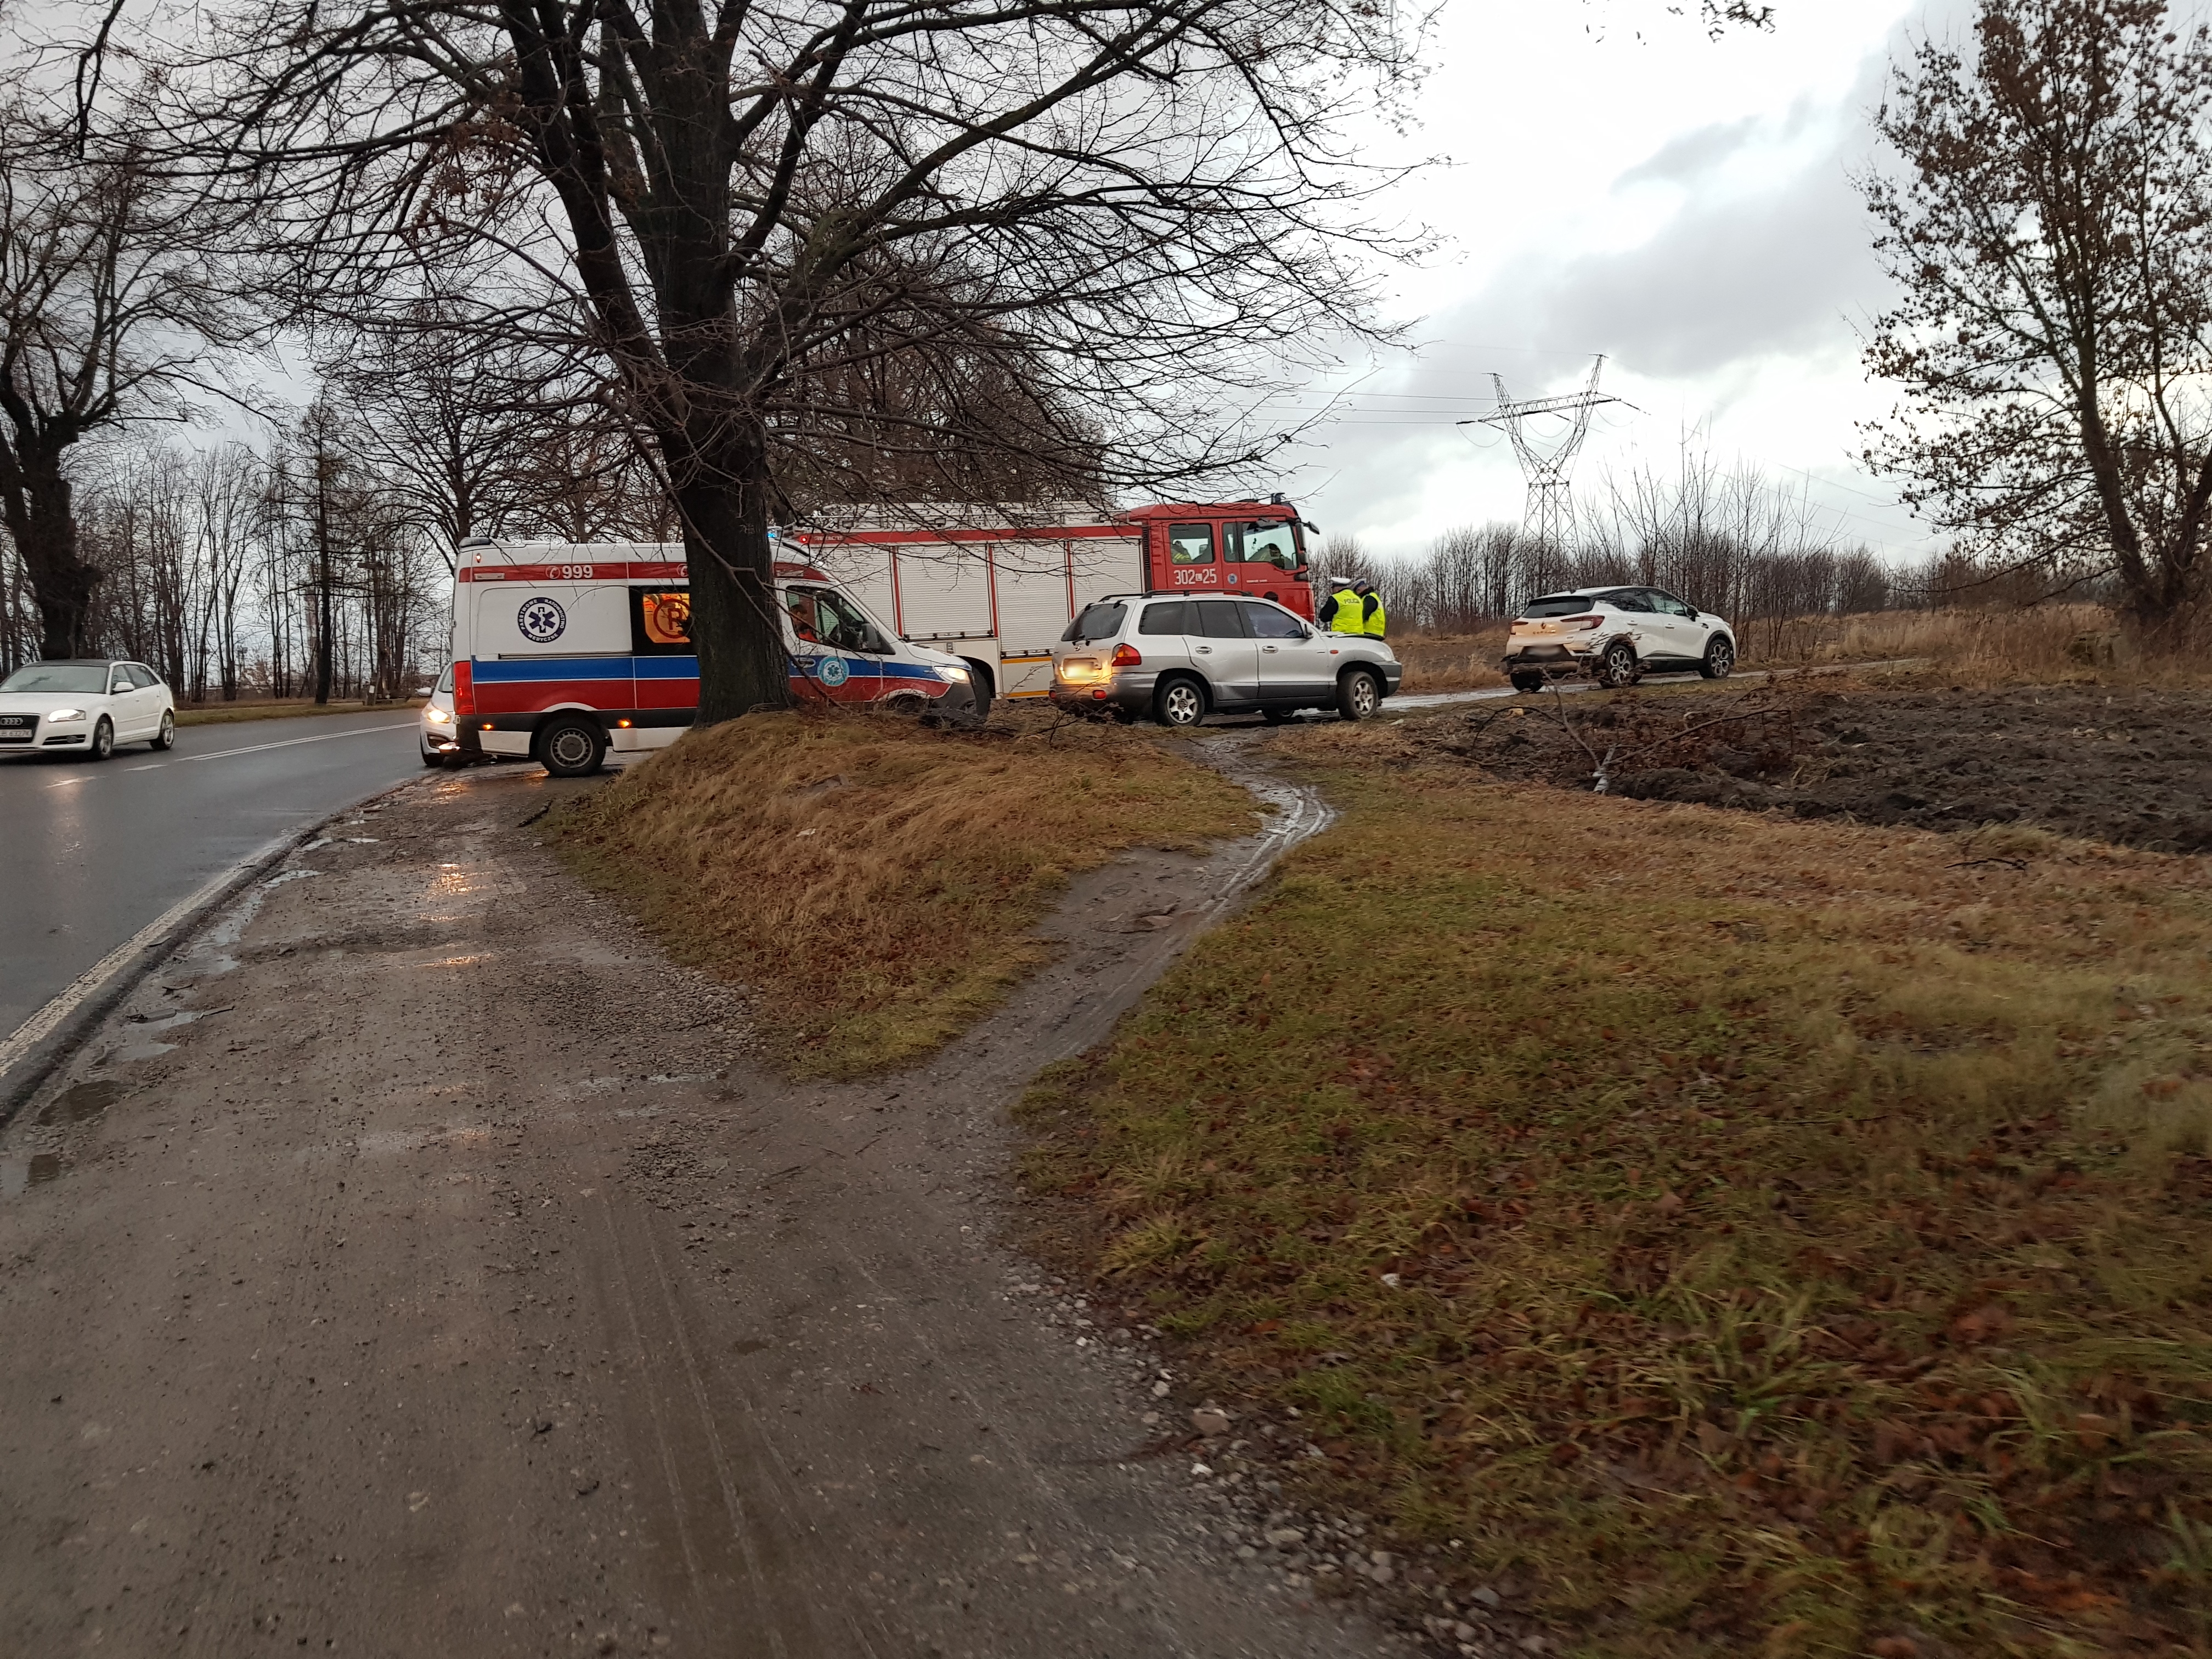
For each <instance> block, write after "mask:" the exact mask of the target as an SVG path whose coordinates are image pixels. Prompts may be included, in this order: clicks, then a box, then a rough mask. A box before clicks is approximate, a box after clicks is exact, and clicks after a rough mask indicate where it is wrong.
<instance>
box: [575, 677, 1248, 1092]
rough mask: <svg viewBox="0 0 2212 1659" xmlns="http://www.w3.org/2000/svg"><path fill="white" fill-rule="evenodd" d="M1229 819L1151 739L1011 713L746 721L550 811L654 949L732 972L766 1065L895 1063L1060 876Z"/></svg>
mask: <svg viewBox="0 0 2212 1659" xmlns="http://www.w3.org/2000/svg"><path fill="white" fill-rule="evenodd" d="M1252 824H1253V810H1252V799H1251V797H1250V796H1249V795H1248V794H1247V793H1245V792H1244V791H1243V790H1241V789H1239V788H1237V787H1235V786H1234V785H1231V784H1230V783H1227V782H1225V781H1223V780H1222V779H1221V778H1220V777H1219V776H1218V775H1216V774H1215V773H1213V772H1212V771H1210V770H1207V769H1205V768H1203V767H1200V766H1197V765H1194V764H1193V763H1190V762H1188V761H1187V760H1184V759H1182V757H1179V756H1177V755H1176V753H1174V752H1173V745H1172V744H1166V743H1163V742H1159V741H1148V740H1146V739H1145V738H1140V737H1138V736H1134V735H1132V734H1130V733H1127V732H1121V731H1120V730H1118V729H1116V728H1113V727H1110V726H1097V725H1088V724H1084V725H1077V726H1070V727H1060V728H1057V729H1056V723H1055V722H1054V720H1052V719H1051V718H1050V717H1049V716H1048V715H1044V714H1041V713H1038V712H1035V711H1029V710H1020V709H1017V710H1013V711H1010V712H1009V713H1008V714H1006V715H1004V716H1001V717H998V729H997V730H996V731H995V732H983V733H962V732H934V731H928V730H925V729H923V728H921V727H920V726H916V725H915V724H914V723H913V722H911V721H908V720H899V719H896V718H894V717H890V716H871V715H863V714H805V713H801V714H778V715H757V716H754V717H752V718H750V719H747V720H736V721H732V722H730V723H728V724H726V725H723V726H714V727H712V728H709V729H707V730H703V731H696V732H690V733H689V734H687V735H686V736H685V737H684V738H683V739H682V740H681V741H679V742H678V743H677V744H675V745H674V746H673V747H671V748H670V749H668V750H665V751H664V752H662V753H661V754H659V755H657V756H655V757H653V759H651V760H650V761H648V762H647V763H645V764H643V765H641V766H637V767H633V768H631V769H629V771H627V772H626V773H624V774H623V775H622V776H621V777H620V778H618V779H617V781H614V782H612V783H610V784H608V785H607V786H606V787H604V788H601V789H599V790H597V791H595V792H594V793H592V794H591V795H589V796H587V797H586V798H585V799H582V800H580V801H579V802H577V803H576V804H575V805H573V806H572V807H570V808H568V809H567V810H566V811H564V812H562V814H560V815H559V816H558V817H556V818H554V819H552V820H550V821H549V828H550V829H552V830H553V831H554V834H555V836H556V840H555V845H556V847H557V848H559V849H560V850H561V852H562V855H563V856H564V858H565V859H566V860H568V863H569V864H570V865H571V866H572V867H573V868H574V869H575V870H576V871H577V872H579V873H580V874H581V875H582V876H584V877H585V878H586V879H588V880H591V881H592V882H594V883H596V884H599V885H601V886H604V887H605V888H608V889H610V890H613V891H615V892H617V893H619V894H622V895H623V896H626V897H627V898H629V900H630V901H631V902H634V903H635V906H636V907H637V908H638V910H639V913H640V914H641V916H642V917H643V919H644V920H645V921H646V922H647V925H649V926H650V927H653V929H654V931H655V932H656V933H658V934H659V936H660V937H661V939H663V940H664V941H665V943H666V945H668V947H669V949H670V950H671V951H672V952H673V953H674V954H676V955H677V956H678V957H681V958H683V959H684V960H687V961H690V962H694V963H699V964H701V965H703V966H705V967H707V968H708V969H711V970H713V971H714V972H717V973H720V974H722V975H725V976H726V977H729V978H732V979H734V980H737V981H739V982H741V983H743V984H744V985H745V986H747V987H750V989H751V990H752V992H753V993H754V994H755V996H756V998H757V1004H758V1006H759V1008H760V1011H761V1018H760V1023H761V1026H762V1028H763V1036H765V1038H766V1039H767V1041H768V1042H769V1047H770V1049H771V1052H772V1053H773V1054H775V1056H776V1058H777V1059H778V1060H781V1062H782V1063H783V1064H785V1065H786V1066H788V1067H789V1068H790V1069H791V1070H792V1071H793V1072H794V1073H798V1074H800V1075H817V1076H835V1077H847V1076H854V1075H858V1074H860V1073H867V1072H872V1071H876V1070H878V1069H881V1068H883V1067H886V1066H896V1065H901V1064H904V1063H907V1062H908V1061H911V1060H915V1059H917V1058H919V1057H921V1055H923V1054H927V1053H929V1052H930V1051H931V1050H933V1049H934V1048H938V1047H939V1046H940V1045H941V1044H943V1043H944V1042H946V1041H948V1040H949V1039H950V1038H951V1037H952V1036H955V1035H957V1033H958V1032H959V1031H960V1030H962V1029H963V1027H965V1026H966V1025H968V1024H970V1023H971V1022H972V1021H974V1020H975V1018H977V1017H979V1016H980V1015H981V1014H982V1013H983V1012H987V1010H988V1009H989V1008H991V1007H992V1006H994V1005H995V1004H996V1003H997V1002H998V1001H999V1000H1000V998H1001V997H1002V996H1003V995H1004V994H1005V992H1006V987H1008V986H1009V985H1010V984H1011V983H1012V981H1014V980H1015V979H1016V978H1017V977H1018V975H1020V974H1021V972H1022V971H1023V970H1024V969H1025V968H1027V967H1028V966H1030V964H1032V963H1035V962H1036V961H1037V960H1038V959H1039V958H1040V957H1041V955H1042V952H1043V951H1044V949H1045V947H1044V946H1043V945H1042V944H1041V943H1040V942H1039V941H1037V940H1035V939H1030V938H1027V937H1025V934H1026V933H1027V932H1028V930H1029V929H1030V927H1031V926H1032V925H1033V924H1034V923H1035V922H1036V921H1037V919H1038V918H1039V917H1040V916H1041V915H1042V914H1043V913H1044V911H1045V910H1046V908H1048V906H1049V905H1050V903H1051V902H1052V901H1053V899H1054V896H1055V895H1056V894H1057V893H1058V891H1059V890H1060V887H1061V885H1062V884H1064V883H1065V881H1066V878H1067V877H1068V876H1069V875H1070V874H1071V873H1073V872H1077V871H1081V870H1087V869H1091V868H1093V867H1095V866H1098V865H1101V864H1103V863H1105V862H1107V861H1108V860H1110V859H1112V858H1113V857H1114V856H1115V854H1118V853H1121V852H1122V851H1124V850H1126V849H1127V848H1132V847H1136V846H1140V845H1141V846H1154V847H1193V846H1196V845H1199V844H1200V843H1202V842H1206V841H1207V840H1209V839H1212V838H1217V837H1219V836H1231V835H1237V834H1240V833H1243V832H1245V831H1248V830H1249V829H1251V827H1252Z"/></svg>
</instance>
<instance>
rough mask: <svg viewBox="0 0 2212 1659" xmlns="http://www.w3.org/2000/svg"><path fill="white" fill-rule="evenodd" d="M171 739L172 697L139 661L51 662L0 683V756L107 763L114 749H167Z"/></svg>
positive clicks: (173, 720)
mask: <svg viewBox="0 0 2212 1659" xmlns="http://www.w3.org/2000/svg"><path fill="white" fill-rule="evenodd" d="M176 740H177V700H176V697H175V696H174V695H173V693H172V692H171V691H170V690H169V688H168V686H167V684H165V683H164V682H163V680H162V678H161V676H160V675H159V674H156V673H155V671H153V670H152V669H150V668H149V667H147V666H146V665H145V664H144V663H143V662H121V661H118V660H117V659H114V658H112V657H75V658H62V659H51V660H48V661H46V662H31V663H25V664H24V665H22V666H21V668H19V669H17V670H16V671H15V672H14V673H12V674H10V675H9V676H8V678H6V679H4V680H0V754H23V753H26V752H29V751H33V750H35V751H36V752H38V753H40V754H42V755H52V754H64V755H67V754H77V755H85V756H88V757H91V758H92V759H94V760H106V758H107V757H109V756H110V755H112V754H113V753H114V752H115V745H116V744H118V743H143V744H146V745H147V746H148V747H149V748H151V749H167V747H169V745H170V744H173V743H174V742H176Z"/></svg>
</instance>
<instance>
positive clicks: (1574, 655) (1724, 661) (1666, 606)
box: [1505, 587, 1735, 691]
mask: <svg viewBox="0 0 2212 1659" xmlns="http://www.w3.org/2000/svg"><path fill="white" fill-rule="evenodd" d="M1734 668H1735V632H1734V630H1732V629H1730V628H1729V625H1728V624H1727V623H1724V622H1723V621H1722V620H1721V619H1720V618H1719V617H1716V616H1714V615H1712V614H1711V612H1710V611H1700V610H1699V609H1698V607H1697V606H1695V605H1690V604H1687V603H1686V602H1684V601H1683V600H1680V599H1676V598H1675V597H1674V595H1673V594H1672V593H1669V592H1668V591H1667V590H1666V589H1665V588H1663V587H1577V588H1571V589H1570V590H1569V591H1567V592H1564V593H1547V594H1545V595H1544V596H1543V597H1542V598H1541V599H1531V600H1529V601H1528V604H1527V605H1523V606H1522V607H1521V613H1520V615H1518V616H1517V617H1515V618H1514V619H1513V631H1512V633H1511V634H1510V635H1509V636H1508V637H1507V639H1506V641H1505V673H1506V677H1507V678H1509V679H1510V680H1511V681H1512V682H1513V686H1514V689H1515V690H1517V691H1541V690H1543V688H1544V682H1545V681H1546V680H1547V679H1556V678H1560V677H1562V676H1565V675H1569V674H1586V675H1588V676H1589V677H1590V678H1592V679H1595V681H1597V683H1598V684H1601V685H1633V684H1636V682H1637V681H1638V680H1639V679H1641V678H1644V675H1645V674H1647V673H1653V674H1666V673H1679V672H1681V671H1686V670H1690V669H1695V670H1696V671H1698V672H1699V673H1700V674H1703V675H1704V676H1705V678H1707V679H1709V680H1722V679H1726V678H1728V677H1729V671H1731V670H1732V669H1734Z"/></svg>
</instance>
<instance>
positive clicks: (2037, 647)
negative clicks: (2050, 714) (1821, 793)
mask: <svg viewBox="0 0 2212 1659" xmlns="http://www.w3.org/2000/svg"><path fill="white" fill-rule="evenodd" d="M1758 627H1759V629H1765V630H1766V633H1767V634H1768V635H1771V637H1770V638H1768V639H1767V643H1766V645H1765V647H1764V648H1762V650H1761V652H1760V653H1759V661H1760V662H1761V663H1763V664H1771V665H1778V666H1780V665H1790V664H1799V663H1802V664H1811V665H1840V664H1850V663H1870V662H1891V661H1897V660H1899V659H1920V660H1921V661H1922V662H1923V665H1924V666H1923V668H1922V669H1920V670H1919V671H1920V672H1922V673H1923V674H1924V675H1925V676H1927V677H1929V678H1935V679H1938V680H1941V681H1942V682H1943V683H1944V684H1950V685H1970V686H2008V685H2063V684H2100V685H2194V684H2203V683H2204V682H2205V680H2206V679H2207V678H2212V669H2208V665H2207V662H2206V657H2205V653H2203V650H2201V649H2195V648H2178V647H2146V646H2145V645H2144V644H2143V643H2142V642H2141V641H2137V640H2136V638H2135V637H2133V636H2132V635H2130V634H2129V633H2128V632H2127V631H2126V630H2125V629H2123V628H2122V627H2121V626H2120V624H2119V622H2118V619H2117V618H2116V617H2114V616H2113V614H2112V611H2109V610H2107V609H2106V608H2105V607H2104V606H2102V605H2061V604H2050V605H2031V606H2027V607H2024V608H2021V607H2011V606H1990V607H1988V608H1985V609H1974V610H1950V611H1875V612H1871V613H1869V614H1866V615H1863V616H1850V617H1797V618H1793V619H1791V620H1790V621H1789V622H1787V623H1778V624H1767V623H1761V624H1759V625H1758Z"/></svg>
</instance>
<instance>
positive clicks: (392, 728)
mask: <svg viewBox="0 0 2212 1659" xmlns="http://www.w3.org/2000/svg"><path fill="white" fill-rule="evenodd" d="M415 724H416V722H415V721H413V720H394V721H392V723H391V724H389V725H387V726H360V727H357V728H356V729H355V730H353V731H351V732H317V733H315V735H314V736H313V737H312V738H278V739H277V740H276V742H275V743H249V744H246V745H245V746H244V747H243V748H240V749H216V750H210V751H209V752H208V753H206V754H204V755H172V756H171V757H169V758H168V759H167V760H165V761H149V762H147V763H146V764H145V765H143V766H125V767H119V768H118V770H119V771H124V772H155V771H159V770H160V769H161V768H162V767H164V766H173V765H175V764H177V763H179V762H182V761H205V760H227V759H228V758H229V757H231V756H233V755H258V754H259V753H261V752H262V751H263V750H266V749H289V748H291V747H292V746H293V745H294V744H301V743H335V742H337V739H338V738H365V737H368V736H369V735H371V734H372V733H374V732H399V731H404V730H405V729H406V728H407V727H409V726H413V725H415ZM95 775H96V774H94V773H90V772H75V773H71V774H70V775H69V776H68V777H65V778H57V779H56V780H55V781H53V782H52V783H49V784H46V785H45V786H43V787H46V788H48V789H66V788H68V787H69V786H70V785H71V784H73V783H82V782H83V781H85V780H86V779H87V778H88V777H93V776H95Z"/></svg>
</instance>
